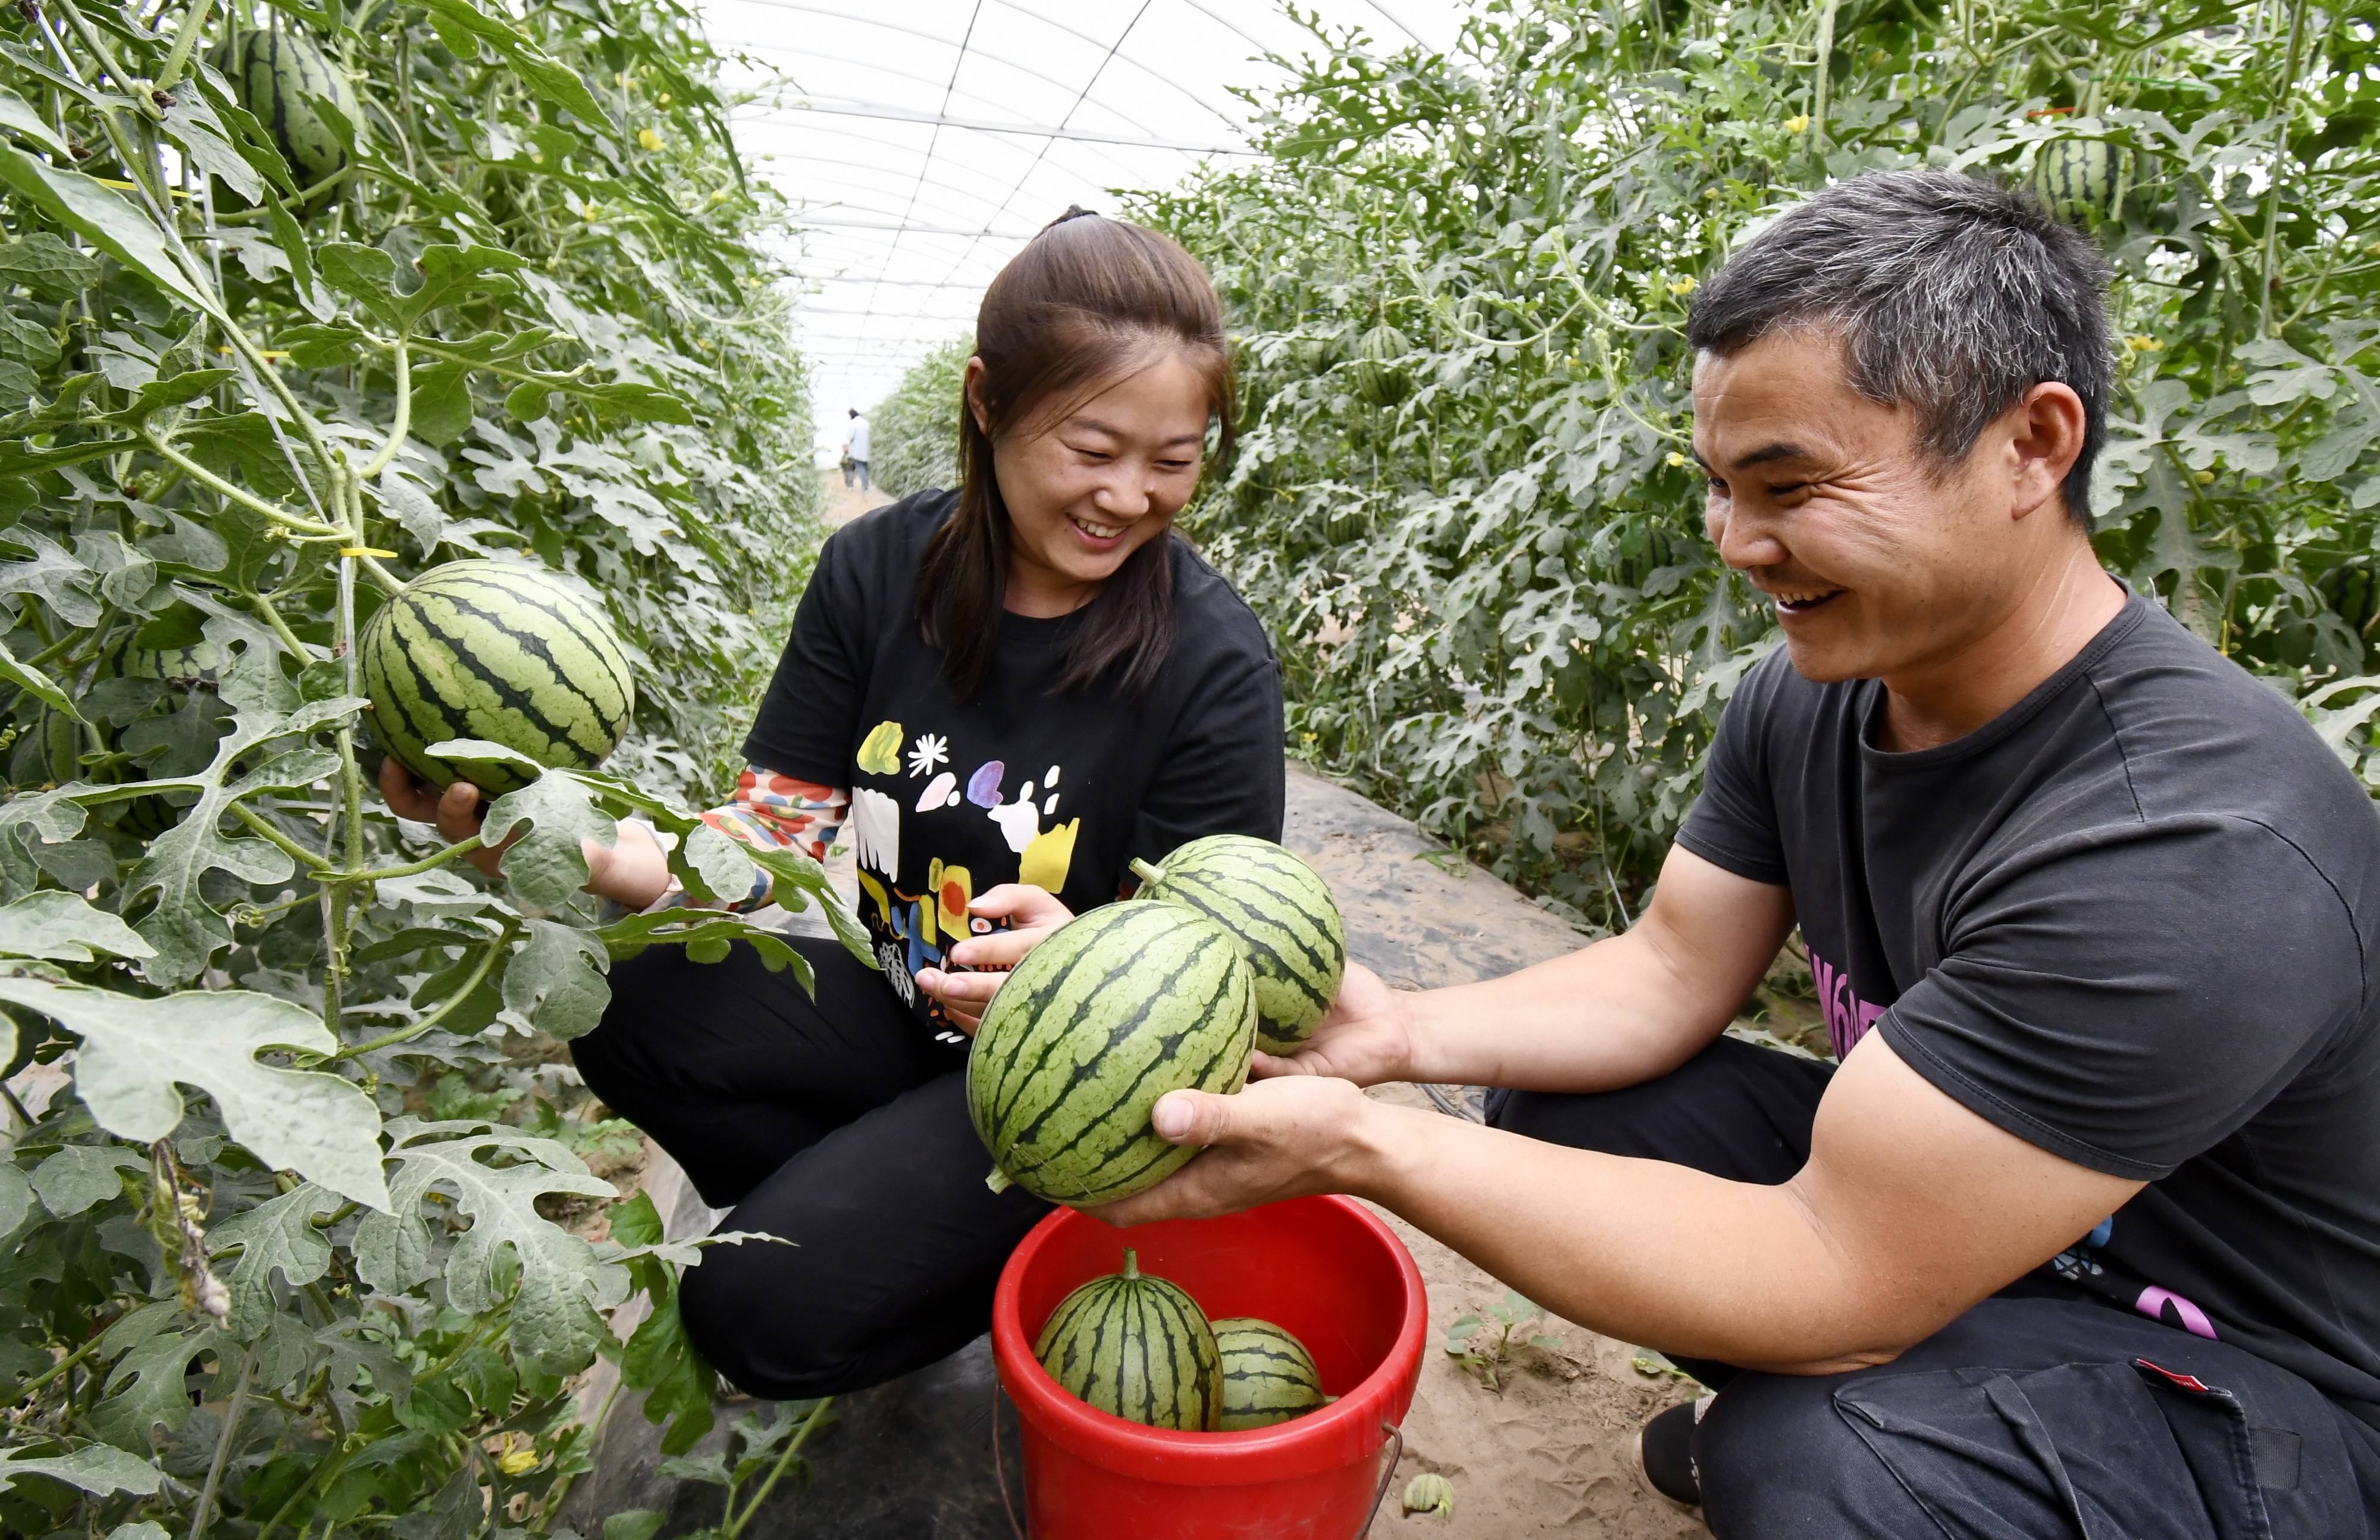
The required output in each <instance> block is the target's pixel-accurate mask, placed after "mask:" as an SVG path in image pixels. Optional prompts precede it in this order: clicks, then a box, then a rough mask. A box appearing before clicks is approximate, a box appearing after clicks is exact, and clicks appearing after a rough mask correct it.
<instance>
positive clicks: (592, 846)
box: [380, 754, 669, 909]
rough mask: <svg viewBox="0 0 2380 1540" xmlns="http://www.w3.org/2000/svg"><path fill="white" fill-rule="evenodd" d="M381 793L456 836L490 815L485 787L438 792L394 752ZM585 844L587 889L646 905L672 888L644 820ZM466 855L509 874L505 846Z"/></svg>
mask: <svg viewBox="0 0 2380 1540" xmlns="http://www.w3.org/2000/svg"><path fill="white" fill-rule="evenodd" d="M380 794H381V795H382V796H383V797H384V798H386V799H387V802H388V805H389V807H390V809H391V810H392V811H394V812H395V814H396V816H397V817H398V818H401V819H412V820H413V821H414V822H415V823H427V824H433V825H435V826H436V827H437V830H438V832H439V833H440V834H442V835H443V836H444V837H445V838H447V839H448V840H451V841H461V840H468V839H469V838H471V837H472V836H473V835H475V834H477V833H479V832H480V819H482V818H484V817H485V816H486V812H485V809H484V808H482V807H481V806H480V788H479V787H477V786H474V785H472V784H471V783H470V782H468V781H457V782H455V783H454V784H453V785H451V786H449V787H447V788H446V790H445V791H444V792H443V793H437V792H432V791H431V789H430V788H429V787H427V786H425V785H423V784H422V783H421V782H419V781H416V780H415V779H414V778H413V772H412V771H410V770H407V769H406V768H405V767H404V766H403V765H402V764H400V763H398V762H397V758H396V756H395V755H394V754H392V755H390V756H389V757H388V758H385V759H383V760H382V761H381V762H380ZM518 837H519V836H517V835H516V836H514V838H515V839H517V838H518ZM511 843H512V841H511V840H507V841H505V842H504V844H505V845H506V846H509V845H510V844H511ZM579 848H580V851H581V853H582V854H583V855H585V856H586V857H587V891H589V892H590V893H593V894H594V895H596V896H597V897H598V898H608V899H610V900H612V901H613V903H619V904H623V905H625V907H627V908H630V909H643V908H646V907H647V906H649V905H650V904H651V903H653V902H654V901H655V900H656V899H658V898H660V897H661V896H662V894H663V893H665V892H667V891H669V857H668V856H666V855H663V854H662V847H661V846H660V844H659V843H656V842H655V841H654V839H653V837H652V835H651V833H650V831H647V830H646V828H645V827H644V825H642V824H637V823H630V822H627V821H625V820H623V821H622V822H621V824H620V831H619V833H618V835H617V836H616V837H615V838H614V840H613V843H611V844H608V845H607V844H604V843H601V841H597V840H586V841H582V842H581V843H580V846H579ZM464 859H465V860H467V861H468V862H470V863H471V865H473V866H475V867H479V868H480V870H481V871H483V872H485V873H487V874H488V875H489V876H490V877H502V876H503V875H504V850H503V849H502V848H499V849H496V850H489V849H487V848H486V847H484V846H482V847H481V848H480V849H478V850H475V851H473V852H471V854H470V855H467V856H465V857H464Z"/></svg>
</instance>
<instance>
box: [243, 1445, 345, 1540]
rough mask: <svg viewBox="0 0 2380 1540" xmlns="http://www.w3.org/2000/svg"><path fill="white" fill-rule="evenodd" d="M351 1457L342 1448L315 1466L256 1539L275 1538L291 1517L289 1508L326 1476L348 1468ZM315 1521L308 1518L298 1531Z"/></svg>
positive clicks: (304, 1530) (310, 1525) (335, 1474)
mask: <svg viewBox="0 0 2380 1540" xmlns="http://www.w3.org/2000/svg"><path fill="white" fill-rule="evenodd" d="M351 1458H352V1456H351V1455H350V1454H349V1453H348V1451H347V1450H346V1449H341V1450H340V1451H339V1452H338V1453H337V1454H334V1455H333V1456H332V1457H331V1458H330V1459H328V1460H325V1461H322V1463H321V1464H319V1465H317V1466H315V1467H314V1472H313V1473H312V1474H311V1475H310V1476H308V1477H307V1478H306V1479H305V1481H304V1482H303V1483H302V1484H301V1485H299V1486H298V1488H297V1490H296V1491H295V1492H292V1493H290V1494H289V1499H288V1500H287V1501H286V1502H285V1503H283V1504H282V1505H281V1507H280V1509H279V1510H276V1511H275V1512H274V1513H273V1517H272V1518H270V1519H267V1520H266V1521H264V1527H263V1528H262V1529H261V1530H258V1531H257V1532H256V1540H273V1531H274V1530H276V1529H279V1528H280V1527H281V1521H282V1520H284V1519H286V1518H287V1517H289V1510H291V1509H293V1508H296V1507H297V1500H298V1499H299V1498H303V1497H304V1496H305V1495H306V1494H307V1493H309V1492H310V1491H312V1490H313V1489H314V1486H315V1484H316V1483H318V1482H321V1481H323V1480H325V1479H326V1478H335V1477H336V1476H337V1475H338V1473H340V1472H341V1471H344V1470H346V1468H347V1461H348V1460H349V1459H351ZM313 1522H314V1521H313V1520H311V1519H309V1520H307V1521H306V1522H305V1523H304V1524H302V1525H300V1526H298V1533H299V1534H304V1533H305V1532H306V1530H307V1529H309V1528H310V1527H312V1525H313Z"/></svg>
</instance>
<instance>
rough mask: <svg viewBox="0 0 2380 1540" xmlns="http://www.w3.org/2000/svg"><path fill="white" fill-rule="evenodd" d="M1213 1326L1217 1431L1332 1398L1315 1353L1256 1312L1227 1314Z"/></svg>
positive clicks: (1275, 1419) (1284, 1417)
mask: <svg viewBox="0 0 2380 1540" xmlns="http://www.w3.org/2000/svg"><path fill="white" fill-rule="evenodd" d="M1213 1326H1214V1328H1215V1348H1216V1351H1217V1352H1220V1353H1221V1354H1222V1359H1223V1411H1222V1414H1221V1415H1220V1416H1219V1417H1217V1418H1216V1419H1215V1430H1216V1431H1217V1432H1219V1433H1237V1432H1239V1431H1241V1430H1242V1429H1245V1428H1252V1427H1270V1426H1272V1425H1274V1424H1275V1423H1285V1422H1287V1421H1289V1420H1290V1419H1291V1418H1292V1417H1303V1416H1305V1414H1306V1413H1309V1412H1311V1411H1313V1410H1315V1409H1316V1408H1317V1407H1319V1406H1325V1405H1328V1404H1329V1403H1330V1397H1328V1396H1326V1395H1324V1394H1323V1393H1322V1376H1321V1374H1320V1373H1319V1372H1318V1370H1317V1369H1316V1368H1315V1367H1314V1355H1313V1354H1312V1353H1309V1352H1306V1351H1305V1343H1303V1342H1301V1341H1299V1340H1297V1339H1296V1338H1295V1337H1293V1336H1292V1335H1291V1334H1290V1333H1289V1332H1288V1331H1286V1330H1284V1329H1282V1328H1280V1327H1277V1326H1275V1325H1273V1324H1272V1323H1271V1322H1270V1321H1267V1320H1260V1319H1258V1318H1257V1317H1256V1316H1225V1317H1224V1318H1223V1319H1221V1320H1220V1321H1216V1322H1214V1323H1213Z"/></svg>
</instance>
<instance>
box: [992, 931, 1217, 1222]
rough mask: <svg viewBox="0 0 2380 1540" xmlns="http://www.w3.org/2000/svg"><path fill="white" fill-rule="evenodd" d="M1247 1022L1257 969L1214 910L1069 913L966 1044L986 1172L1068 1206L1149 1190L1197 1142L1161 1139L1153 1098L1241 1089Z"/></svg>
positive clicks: (1008, 982) (1006, 985) (1009, 981)
mask: <svg viewBox="0 0 2380 1540" xmlns="http://www.w3.org/2000/svg"><path fill="white" fill-rule="evenodd" d="M1256 1028H1257V1007H1256V984H1255V979H1254V978H1253V977H1252V976H1250V974H1249V972H1248V965H1247V963H1246V961H1245V959H1244V958H1243V957H1242V955H1241V952H1240V946H1239V943H1238V942H1236V941H1234V940H1233V939H1232V938H1231V937H1230V936H1229V935H1227V934H1225V932H1224V930H1223V928H1222V927H1221V926H1219V925H1217V924H1216V923H1215V922H1214V921H1213V920H1210V919H1208V918H1207V917H1206V916H1203V915H1198V914H1195V913H1193V912H1192V911H1190V910H1188V909H1185V908H1183V907H1181V906H1180V905H1178V904H1171V903H1111V904H1109V905H1107V906H1106V907H1105V908H1101V909H1094V910H1092V911H1091V912H1090V913H1089V914H1087V915H1084V916H1080V917H1079V918H1076V919H1073V920H1069V921H1068V922H1067V923H1066V924H1064V925H1062V926H1061V927H1059V928H1057V929H1056V930H1055V931H1053V932H1051V933H1050V936H1049V938H1048V939H1047V940H1044V941H1042V943H1041V944H1040V945H1039V946H1037V947H1035V948H1034V949H1033V950H1032V951H1031V952H1027V953H1026V955H1025V961H1023V962H1022V963H1019V964H1017V965H1016V971H1015V972H1014V973H1012V974H1010V975H1009V976H1008V977H1007V978H1006V979H1004V980H1003V981H1002V984H1001V986H1000V992H999V993H998V994H996V995H994V996H993V997H992V1000H991V1008H990V1010H988V1011H986V1012H985V1013H984V1016H983V1025H982V1026H981V1027H980V1028H978V1029H977V1032H976V1035H975V1045H974V1047H973V1048H971V1049H969V1050H968V1052H967V1111H968V1114H969V1115H970V1116H971V1117H972V1118H973V1119H974V1120H975V1131H976V1133H977V1134H978V1135H979V1136H981V1138H982V1140H983V1143H984V1147H985V1148H986V1149H988V1150H990V1151H991V1158H992V1160H993V1162H994V1164H995V1165H996V1166H997V1168H998V1169H997V1170H994V1171H993V1172H992V1174H991V1177H990V1185H991V1186H992V1187H994V1188H995V1189H997V1188H1003V1187H1006V1186H1007V1185H1008V1184H1009V1183H1010V1182H1014V1183H1015V1184H1016V1185H1018V1186H1020V1187H1024V1188H1026V1190H1028V1191H1030V1192H1033V1193H1035V1194H1039V1195H1040V1196H1042V1197H1045V1198H1048V1199H1050V1201H1052V1202H1054V1203H1064V1204H1072V1205H1075V1206H1076V1207H1091V1206H1095V1205H1098V1204H1102V1203H1112V1202H1114V1201H1115V1200H1116V1199H1118V1198H1125V1197H1130V1196H1131V1195H1132V1194H1135V1193H1138V1192H1143V1191H1145V1190H1147V1188H1150V1187H1154V1186H1156V1185H1157V1184H1158V1183H1159V1182H1162V1181H1164V1180H1165V1179H1166V1178H1167V1177H1169V1176H1171V1175H1172V1174H1173V1173H1174V1172H1175V1171H1177V1170H1180V1169H1181V1168H1182V1166H1183V1165H1184V1163H1185V1162H1187V1161H1188V1160H1189V1159H1190V1158H1191V1157H1192V1156H1194V1155H1196V1154H1197V1153H1198V1152H1197V1151H1196V1149H1189V1148H1184V1147H1182V1146H1176V1145H1170V1144H1167V1143H1166V1142H1165V1141H1164V1140H1163V1139H1160V1138H1159V1137H1158V1135H1157V1132H1156V1130H1154V1129H1152V1128H1150V1127H1149V1124H1148V1114H1149V1110H1150V1109H1151V1108H1153V1107H1154V1106H1156V1105H1157V1098H1158V1097H1161V1096H1163V1095H1164V1094H1165V1093H1166V1092H1168V1091H1175V1090H1184V1089H1188V1090H1197V1091H1216V1092H1226V1093H1228V1092H1232V1091H1236V1090H1238V1089H1239V1088H1240V1087H1241V1086H1242V1085H1245V1083H1246V1081H1247V1078H1248V1055H1249V1050H1250V1049H1251V1047H1252V1046H1253V1044H1254V1041H1255V1037H1256Z"/></svg>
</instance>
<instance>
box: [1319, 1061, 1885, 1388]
mask: <svg viewBox="0 0 2380 1540" xmlns="http://www.w3.org/2000/svg"><path fill="white" fill-rule="evenodd" d="M1366 1105H1367V1106H1368V1107H1369V1108H1370V1109H1371V1110H1370V1111H1368V1112H1367V1113H1366V1115H1365V1117H1364V1119H1363V1126H1362V1127H1361V1128H1360V1129H1358V1130H1355V1131H1353V1133H1352V1134H1351V1137H1350V1139H1349V1141H1348V1146H1347V1150H1346V1153H1345V1155H1344V1157H1343V1158H1344V1160H1345V1163H1346V1170H1344V1172H1343V1173H1342V1185H1343V1187H1344V1190H1345V1191H1348V1192H1350V1193H1353V1194H1355V1195H1357V1196H1359V1197H1365V1198H1369V1199H1371V1200H1372V1201H1373V1202H1375V1203H1378V1204H1379V1205H1381V1206H1382V1207H1386V1208H1390V1209H1391V1210H1393V1211H1395V1212H1396V1213H1397V1214H1398V1215H1400V1216H1402V1217H1403V1219H1406V1220H1408V1221H1409V1222H1411V1223H1413V1224H1414V1225H1415V1226H1417V1227H1419V1228H1420V1229H1421V1230H1423V1231H1427V1233H1428V1234H1430V1235H1431V1236H1433V1237H1435V1238H1436V1239H1438V1240H1439V1241H1441V1242H1443V1243H1446V1244H1447V1245H1449V1246H1451V1247H1452V1248H1453V1249H1454V1250H1456V1251H1458V1252H1460V1253H1462V1254H1463V1255H1464V1256H1466V1257H1469V1258H1470V1259H1471V1260H1472V1261H1474V1262H1475V1263H1477V1264H1478V1265H1479V1266H1480V1267H1484V1268H1486V1269H1487V1270H1488V1272H1489V1273H1491V1274H1493V1275H1494V1276H1495V1277H1496V1278H1498V1279H1501V1280H1502V1281H1504V1282H1505V1283H1507V1284H1509V1285H1511V1286H1512V1288H1514V1289H1517V1290H1519V1291H1521V1292H1522V1293H1524V1294H1525V1295H1527V1296H1528V1297H1529V1298H1530V1299H1531V1300H1534V1301H1536V1303H1537V1304H1541V1305H1543V1306H1545V1307H1546V1308H1547V1309H1548V1310H1550V1311H1552V1312H1554V1313H1555V1314H1557V1315H1560V1316H1564V1317H1566V1318H1567V1319H1570V1320H1573V1321H1576V1322H1578V1323H1579V1324H1580V1325H1581V1326H1584V1327H1586V1328H1589V1329H1591V1330H1595V1331H1598V1332H1601V1333H1603V1334H1604V1335H1606V1336H1608V1337H1616V1338H1618V1339H1620V1340H1621V1341H1625V1342H1641V1343H1645V1344H1646V1345H1648V1346H1651V1347H1656V1348H1658V1349H1660V1350H1662V1351H1663V1352H1672V1353H1682V1354H1686V1355H1689V1356H1692V1357H1698V1358H1712V1359H1718V1360H1720V1361H1721V1362H1724V1363H1729V1364H1739V1365H1742V1366H1743V1367H1745V1368H1756V1369H1769V1370H1773V1371H1777V1372H1780V1373H1805V1374H1815V1373H1831V1372H1835V1371H1838V1370H1841V1369H1847V1368H1852V1367H1857V1366H1859V1365H1862V1364H1875V1363H1882V1362H1885V1361H1887V1360H1888V1359H1890V1358H1891V1357H1892V1356H1893V1355H1894V1354H1895V1353H1896V1352H1899V1351H1900V1348H1901V1347H1902V1346H1904V1345H1906V1343H1907V1342H1908V1341H1910V1340H1915V1339H1916V1338H1917V1337H1918V1336H1921V1335H1923V1333H1924V1331H1925V1329H1929V1328H1928V1326H1927V1325H1926V1324H1925V1323H1922V1322H1921V1323H1917V1324H1916V1325H1914V1326H1912V1325H1910V1324H1909V1323H1902V1322H1896V1321H1895V1320H1893V1319H1891V1318H1889V1313H1884V1314H1881V1315H1879V1314H1878V1313H1876V1312H1874V1311H1872V1310H1867V1309H1863V1308H1859V1307H1858V1301H1859V1300H1860V1299H1861V1298H1862V1297H1868V1298H1873V1297H1874V1296H1873V1295H1872V1294H1871V1293H1870V1291H1868V1290H1867V1289H1865V1288H1864V1287H1863V1286H1862V1281H1863V1280H1857V1279H1851V1278H1849V1277H1847V1276H1846V1275H1845V1270H1844V1265H1843V1260H1842V1258H1841V1257H1840V1256H1839V1255H1836V1253H1835V1251H1834V1250H1833V1249H1832V1248H1831V1247H1830V1246H1829V1244H1828V1242H1827V1240H1826V1238H1825V1236H1824V1234H1823V1232H1822V1231H1820V1230H1819V1228H1818V1227H1817V1226H1816V1225H1815V1223H1814V1222H1813V1221H1812V1219H1811V1218H1810V1216H1809V1213H1808V1211H1807V1210H1806V1209H1805V1208H1804V1207H1803V1205H1802V1204H1801V1202H1800V1201H1799V1199H1798V1197H1797V1195H1796V1194H1794V1193H1793V1191H1792V1190H1791V1188H1790V1187H1762V1186H1755V1185H1752V1184H1749V1183H1745V1182H1729V1181H1725V1180H1723V1179H1721V1178H1718V1177H1715V1176H1710V1175H1707V1174H1706V1173H1704V1172H1701V1171H1697V1170H1691V1169H1690V1168H1687V1167H1684V1166H1676V1165H1670V1164H1668V1163H1666V1162H1663V1161H1658V1160H1637V1159H1629V1158H1623V1157H1620V1156H1612V1155H1602V1154H1598V1153H1596V1152H1594V1151H1589V1150H1578V1149H1569V1148H1565V1147H1563V1146H1559V1145H1548V1144H1543V1143H1540V1142H1538V1141H1536V1140H1532V1139H1524V1138H1522V1137H1520V1136H1519V1135H1517V1134H1506V1133H1502V1132H1500V1131H1499V1130H1496V1129H1489V1128H1481V1127H1479V1126H1478V1125H1476V1124H1474V1123H1466V1122H1459V1121H1457V1120H1454V1119H1451V1118H1446V1117H1441V1116H1439V1115H1438V1114H1435V1113H1429V1112H1419V1111H1415V1110H1409V1109H1405V1108H1398V1107H1390V1106H1385V1105H1383V1104H1381V1103H1378V1102H1370V1101H1367V1103H1366ZM1869 1281H1872V1280H1869Z"/></svg>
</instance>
